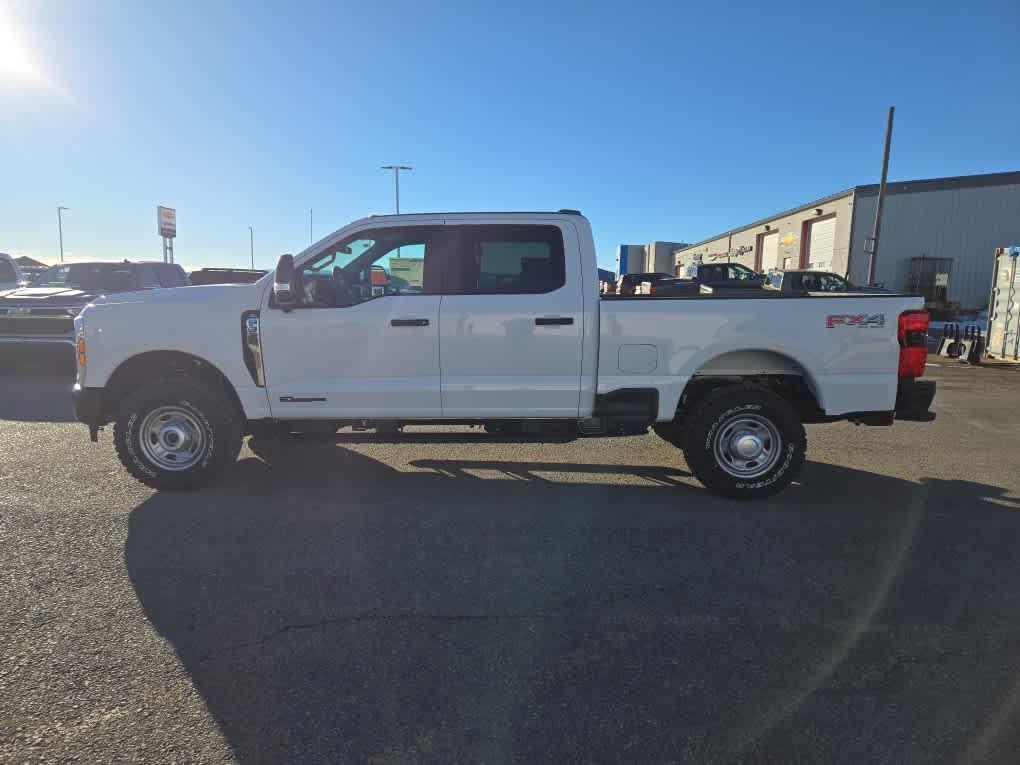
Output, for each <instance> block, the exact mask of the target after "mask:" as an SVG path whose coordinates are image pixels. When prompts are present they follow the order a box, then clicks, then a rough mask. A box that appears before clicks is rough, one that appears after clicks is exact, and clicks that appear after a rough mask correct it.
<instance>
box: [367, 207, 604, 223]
mask: <svg viewBox="0 0 1020 765" xmlns="http://www.w3.org/2000/svg"><path fill="white" fill-rule="evenodd" d="M450 215H456V216H457V217H458V218H461V217H467V218H471V217H479V218H483V217H491V216H493V215H507V216H512V215H571V216H577V217H579V218H583V217H584V214H583V213H582V212H581V211H580V210H571V209H566V208H564V209H562V210H488V211H486V210H470V211H461V212H458V211H447V212H417V213H383V214H381V215H378V214H372V215H368V216H366V217H365V218H362V220H381V219H390V218H436V217H441V216H450Z"/></svg>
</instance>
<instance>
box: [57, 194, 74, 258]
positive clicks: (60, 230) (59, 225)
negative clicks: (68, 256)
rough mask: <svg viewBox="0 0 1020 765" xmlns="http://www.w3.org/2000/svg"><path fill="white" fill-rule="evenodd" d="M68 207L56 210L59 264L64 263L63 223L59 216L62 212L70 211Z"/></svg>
mask: <svg viewBox="0 0 1020 765" xmlns="http://www.w3.org/2000/svg"><path fill="white" fill-rule="evenodd" d="M70 209H71V208H70V207H58V208H57V233H58V234H59V235H60V262H61V263H63V262H64V222H63V221H62V220H61V218H60V214H61V213H62V212H63V211H64V210H70Z"/></svg>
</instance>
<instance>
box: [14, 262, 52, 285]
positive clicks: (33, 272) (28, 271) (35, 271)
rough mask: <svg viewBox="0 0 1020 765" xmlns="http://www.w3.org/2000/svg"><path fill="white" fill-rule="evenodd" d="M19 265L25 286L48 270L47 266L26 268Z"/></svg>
mask: <svg viewBox="0 0 1020 765" xmlns="http://www.w3.org/2000/svg"><path fill="white" fill-rule="evenodd" d="M19 265H21V273H23V274H24V275H25V282H26V285H27V284H28V283H31V282H32V280H33V279H35V277H37V276H39V274H41V273H42V272H43V271H45V270H46V269H47V268H49V266H26V265H23V264H19Z"/></svg>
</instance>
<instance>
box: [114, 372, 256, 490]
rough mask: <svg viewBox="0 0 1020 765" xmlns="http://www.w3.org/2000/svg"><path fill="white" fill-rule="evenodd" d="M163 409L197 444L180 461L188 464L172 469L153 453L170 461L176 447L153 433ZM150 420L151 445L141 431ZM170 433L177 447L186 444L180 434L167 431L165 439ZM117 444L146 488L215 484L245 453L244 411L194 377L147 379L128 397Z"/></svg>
mask: <svg viewBox="0 0 1020 765" xmlns="http://www.w3.org/2000/svg"><path fill="white" fill-rule="evenodd" d="M161 410H162V411H163V412H164V414H163V417H172V418H176V419H169V420H166V422H167V424H169V425H174V426H176V423H178V422H180V423H181V424H180V425H179V426H177V431H178V432H183V433H185V434H186V435H185V437H184V440H183V443H184V445H185V446H188V445H190V446H191V447H192V448H191V449H190V451H187V450H185V451H182V452H181V457H180V460H182V462H181V463H180V464H183V465H186V467H177V468H174V467H167V466H166V465H161V464H160V463H159V461H157V460H158V457H153V456H152V455H153V453H154V452H157V451H162V452H164V453H165V454H166V456H165V457H164V458H163V459H164V463H167V464H168V463H170V462H171V461H172V460H171V457H172V456H173V454H174V452H173V451H172V449H165V448H163V446H162V444H161V442H162V439H163V438H164V436H163V435H162V433H161V434H160V435H159V436H156V435H154V433H153V431H154V429H156V428H159V427H160V422H161V418H160V417H159V416H157V414H156V413H157V412H159V411H161ZM167 413H169V414H167ZM150 416H151V417H150ZM147 424H149V425H150V427H146V431H147V433H148V442H149V444H148V446H146V445H145V444H143V443H142V439H143V438H146V434H144V433H142V429H143V426H146V425H147ZM164 427H165V426H164ZM170 436H173V439H172V442H176V443H177V445H178V446H179V445H180V444H181V443H182V442H181V441H179V440H178V439H180V438H181V437H180V436H178V435H177V434H176V433H168V434H167V435H166V438H170ZM113 442H114V445H115V446H116V448H117V456H118V457H120V461H121V462H122V463H123V464H124V467H126V468H127V470H128V472H129V473H131V475H133V476H134V477H135V478H137V479H138V480H139V481H141V482H142V483H144V484H145V485H146V486H151V487H152V488H154V489H164V490H180V489H195V488H198V487H201V486H208V485H209V484H211V483H213V482H214V481H216V479H218V478H219V477H220V476H221V475H222V474H223V473H224V472H225V471H226V470H227V468H229V467H230V466H231V465H233V464H234V462H236V460H237V455H238V453H239V452H240V451H241V413H240V412H239V411H238V409H237V404H236V402H234V401H233V400H231V398H230V396H228V395H227V394H226V393H225V392H223V391H222V390H220V389H219V388H217V387H215V386H213V385H210V384H208V383H205V382H202V381H200V380H195V379H193V378H189V377H167V378H162V379H159V380H154V381H152V382H149V383H146V384H145V385H143V386H142V387H140V388H139V389H138V390H136V391H134V392H133V393H131V394H130V395H128V396H127V397H126V398H125V399H124V402H123V403H122V404H121V407H120V410H119V412H118V414H117V421H116V423H115V424H114V428H113ZM173 459H177V458H176V457H173Z"/></svg>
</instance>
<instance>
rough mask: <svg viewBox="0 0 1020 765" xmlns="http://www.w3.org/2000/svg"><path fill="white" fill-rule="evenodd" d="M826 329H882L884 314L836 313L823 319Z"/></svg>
mask: <svg viewBox="0 0 1020 765" xmlns="http://www.w3.org/2000/svg"><path fill="white" fill-rule="evenodd" d="M825 326H826V328H827V329H832V328H833V327H871V328H874V327H884V326H885V314H884V313H837V314H833V315H832V316H826V317H825Z"/></svg>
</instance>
